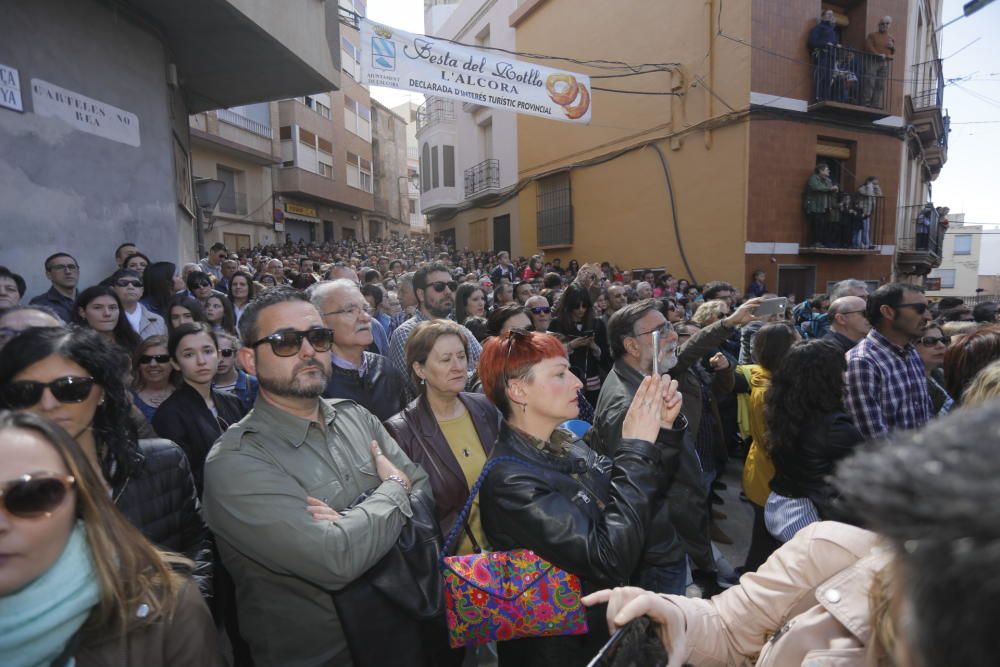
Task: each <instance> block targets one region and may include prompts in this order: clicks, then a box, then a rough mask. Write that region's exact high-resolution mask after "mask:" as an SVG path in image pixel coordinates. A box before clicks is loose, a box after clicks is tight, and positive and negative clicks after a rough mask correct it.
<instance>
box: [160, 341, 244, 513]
mask: <svg viewBox="0 0 1000 667" xmlns="http://www.w3.org/2000/svg"><path fill="white" fill-rule="evenodd" d="M167 354H169V355H170V365H171V366H172V367H173V369H174V371H175V373H176V374H177V375H179V376H180V377H179V382H178V383H177V390H176V391H175V392H174V393H173V394H171V395H170V398H168V399H167V400H165V401H164V402H163V404H162V405H160V409H159V410H157V411H156V416H155V417H153V428H154V429H156V432H157V433H158V434H159V435H160V436H162V437H164V438H169V439H171V440H173V441H174V442H176V443H177V444H178V445H180V446H181V449H183V450H184V453H185V454H187V457H188V461H190V462H191V472H192V473H193V474H194V481H195V486H197V488H198V495H199V496H200V495H201V490H202V473H203V472H204V468H205V457H206V456H208V450H210V449H211V448H212V445H213V444H215V441H216V440H218V438H219V436H220V435H222V434H223V432H225V430H226V429H227V428H229V426H230V425H232V424H235V423H236V422H238V421H239V420H241V419H243V417H244V416H245V415H246V413H247V408H246V406H244V405H243V402H242V401H240V399H239V398H237V397H236V396H234V395H233V394H227V393H225V392H221V391H217V390H216V389H215V388H213V386H212V383H213V382H214V380H215V374H216V373H217V372H218V370H219V344H218V341H217V338H216V335H215V332H214V331H212V329H211V327H210V326H209V325H208V324H206V323H204V322H193V323H188V324H182V325H180V326H179V327H177V328H176V329H174V332H173V333H172V334H170V338H169V340H168V341H167Z"/></svg>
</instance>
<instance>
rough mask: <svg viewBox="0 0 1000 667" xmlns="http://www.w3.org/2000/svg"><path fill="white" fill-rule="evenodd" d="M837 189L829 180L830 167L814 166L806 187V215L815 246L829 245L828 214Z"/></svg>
mask: <svg viewBox="0 0 1000 667" xmlns="http://www.w3.org/2000/svg"><path fill="white" fill-rule="evenodd" d="M839 189H840V188H839V187H837V186H836V185H834V184H833V180H831V178H830V167H829V166H828V165H827V164H826V163H825V162H820V163H819V164H818V165H816V169H815V170H814V171H813V173H812V176H810V177H809V183H808V184H807V185H806V215H808V216H809V223H810V226H811V227H812V242H813V244H815V245H816V246H819V247H823V246H827V245H830V243H831V238H830V237H831V236H832V234H831V230H830V214H831V211H832V210H833V208H834V204H835V202H836V193H837V191H838V190H839Z"/></svg>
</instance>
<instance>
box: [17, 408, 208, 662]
mask: <svg viewBox="0 0 1000 667" xmlns="http://www.w3.org/2000/svg"><path fill="white" fill-rule="evenodd" d="M185 565H188V566H189V565H190V562H189V561H186V560H185V559H183V558H180V557H178V556H173V555H168V554H165V553H163V552H161V551H159V550H157V549H156V548H155V547H153V545H151V544H150V543H149V542H147V541H146V539H145V538H144V537H143V536H142V535H141V534H140V533H139V531H137V530H136V529H135V528H134V527H132V526H131V525H129V523H128V522H127V521H126V520H125V519H124V518H123V517H122V516H121V514H119V513H118V512H116V511H115V509H114V505H113V504H112V502H111V500H110V499H109V497H108V492H107V487H106V486H105V483H104V480H103V479H101V476H100V474H99V473H98V471H97V469H96V468H95V467H93V466H92V465H91V462H90V461H88V456H87V455H86V454H85V453H84V451H83V450H82V449H81V447H80V445H79V444H78V443H77V442H74V441H73V439H72V438H71V437H70V436H69V435H67V434H66V432H65V431H64V430H62V429H60V428H58V427H56V426H54V425H53V424H52V423H51V422H49V421H47V420H45V419H43V418H41V417H38V416H37V415H34V414H30V413H27V412H6V411H0V664H3V665H60V666H62V665H76V666H77V667H88V666H91V665H112V664H113V665H135V666H137V667H138V666H140V665H141V666H143V667H146V666H153V665H158V666H164V667H165V666H173V665H177V666H178V667H182V666H183V667H187V666H189V665H194V666H201V665H205V666H209V665H219V664H221V661H220V659H219V653H218V648H217V647H216V637H215V629H214V627H213V624H212V619H211V616H210V615H209V613H208V609H207V607H206V606H205V603H204V601H202V599H201V597H200V596H199V595H198V589H197V587H196V586H194V585H193V582H192V581H191V579H190V578H189V577H188V576H186V575H185V574H182V573H180V572H179V571H178V570H183V569H184V567H185Z"/></svg>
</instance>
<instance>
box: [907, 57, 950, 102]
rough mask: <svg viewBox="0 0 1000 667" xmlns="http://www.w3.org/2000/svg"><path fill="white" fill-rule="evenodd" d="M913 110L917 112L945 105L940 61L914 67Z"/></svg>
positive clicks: (930, 61)
mask: <svg viewBox="0 0 1000 667" xmlns="http://www.w3.org/2000/svg"><path fill="white" fill-rule="evenodd" d="M910 97H911V99H912V100H913V108H914V110H916V111H919V110H921V109H930V108H933V107H940V106H941V105H942V104H943V103H944V76H943V75H942V71H941V61H940V60H928V61H927V62H925V63H917V64H916V65H914V66H913V93H912V95H911V96H910Z"/></svg>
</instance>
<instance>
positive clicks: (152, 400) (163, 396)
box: [139, 387, 174, 408]
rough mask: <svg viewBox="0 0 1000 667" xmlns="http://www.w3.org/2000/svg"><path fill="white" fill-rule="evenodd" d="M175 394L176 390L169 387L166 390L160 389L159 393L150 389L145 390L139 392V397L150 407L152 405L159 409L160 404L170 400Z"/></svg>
mask: <svg viewBox="0 0 1000 667" xmlns="http://www.w3.org/2000/svg"><path fill="white" fill-rule="evenodd" d="M173 393H174V390H173V388H171V387H167V388H166V389H160V390H159V391H156V392H151V391H149V390H148V389H144V390H142V391H140V392H139V396H140V397H142V400H143V401H145V402H146V403H147V404H148V405H151V406H153V407H154V408H155V407H158V406H159V405H160V403H163V401H165V400H167V399H168V398H170V395H171V394H173Z"/></svg>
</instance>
